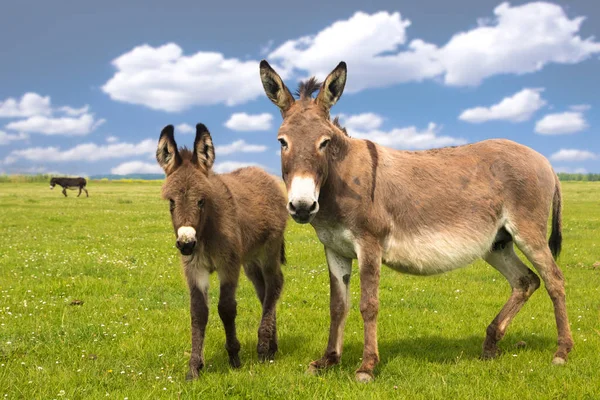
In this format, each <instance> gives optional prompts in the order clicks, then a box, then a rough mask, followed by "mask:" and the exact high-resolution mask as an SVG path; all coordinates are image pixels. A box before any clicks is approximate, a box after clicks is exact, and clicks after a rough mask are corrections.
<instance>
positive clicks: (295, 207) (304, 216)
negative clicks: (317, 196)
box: [287, 201, 319, 224]
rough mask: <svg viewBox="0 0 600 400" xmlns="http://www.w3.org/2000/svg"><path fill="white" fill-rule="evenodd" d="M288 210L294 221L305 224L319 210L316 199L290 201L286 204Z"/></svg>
mask: <svg viewBox="0 0 600 400" xmlns="http://www.w3.org/2000/svg"><path fill="white" fill-rule="evenodd" d="M287 209H288V212H289V213H290V215H291V216H292V218H294V221H296V222H298V223H301V224H306V223H308V222H310V220H311V219H312V217H313V216H314V215H315V214H316V213H317V211H319V203H317V202H316V201H312V203H311V202H310V201H296V202H293V201H290V202H289V203H288V205H287Z"/></svg>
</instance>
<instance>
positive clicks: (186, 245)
mask: <svg viewBox="0 0 600 400" xmlns="http://www.w3.org/2000/svg"><path fill="white" fill-rule="evenodd" d="M176 246H177V248H178V249H179V251H180V252H181V254H183V255H184V256H189V255H191V254H192V252H193V251H194V248H195V247H196V230H195V229H194V228H192V227H191V226H182V227H181V228H179V229H177V243H176Z"/></svg>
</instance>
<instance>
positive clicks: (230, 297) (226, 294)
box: [218, 261, 242, 368]
mask: <svg viewBox="0 0 600 400" xmlns="http://www.w3.org/2000/svg"><path fill="white" fill-rule="evenodd" d="M240 268H241V267H240V264H239V262H237V261H236V262H235V263H231V264H230V269H229V270H226V271H224V270H223V268H220V269H219V270H218V273H219V280H220V281H221V292H220V294H219V316H220V317H221V321H223V327H224V328H225V350H227V354H229V365H231V366H232V367H233V368H239V367H240V366H241V365H242V363H241V362H240V357H239V352H240V341H239V340H238V338H237V334H236V331H235V317H236V315H237V302H236V300H235V292H236V290H237V285H238V280H239V277H240Z"/></svg>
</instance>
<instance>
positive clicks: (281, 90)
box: [260, 60, 295, 115]
mask: <svg viewBox="0 0 600 400" xmlns="http://www.w3.org/2000/svg"><path fill="white" fill-rule="evenodd" d="M260 79H261V81H262V84H263V88H264V89H265V93H266V94H267V97H268V98H269V99H271V101H272V102H273V103H274V104H275V105H276V106H277V107H279V109H280V110H281V115H284V114H285V113H286V111H287V110H289V109H290V107H291V106H292V104H294V101H295V100H294V96H292V94H291V93H290V90H289V89H288V88H287V87H286V86H285V84H284V83H283V81H282V80H281V77H280V76H279V75H278V74H277V72H275V70H274V69H273V68H271V66H270V65H269V63H268V62H267V61H266V60H262V61H261V62H260Z"/></svg>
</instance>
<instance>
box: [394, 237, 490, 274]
mask: <svg viewBox="0 0 600 400" xmlns="http://www.w3.org/2000/svg"><path fill="white" fill-rule="evenodd" d="M478 233H479V232H478ZM461 234H462V232H460V233H459V232H456V233H454V234H443V233H440V232H430V233H419V234H417V235H410V236H409V235H406V234H403V233H401V232H395V234H390V235H389V236H388V237H387V239H386V240H385V242H384V244H383V262H384V263H385V264H386V265H387V266H389V267H390V268H393V269H394V270H396V271H400V272H404V273H407V274H413V275H433V274H439V273H442V272H446V271H451V270H453V269H456V268H460V267H464V266H465V265H468V264H470V263H472V262H473V261H475V260H476V259H478V258H480V257H481V256H483V255H484V254H485V253H486V252H487V251H489V249H490V248H491V246H492V242H493V240H494V234H493V233H491V232H490V234H489V235H485V234H483V235H482V234H481V233H479V234H476V235H472V236H462V235H461Z"/></svg>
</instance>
